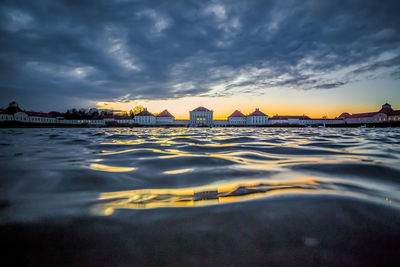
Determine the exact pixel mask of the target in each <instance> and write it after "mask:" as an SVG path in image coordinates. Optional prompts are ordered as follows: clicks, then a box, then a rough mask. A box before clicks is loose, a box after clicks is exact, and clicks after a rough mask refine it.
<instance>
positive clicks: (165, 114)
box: [156, 109, 175, 125]
mask: <svg viewBox="0 0 400 267" xmlns="http://www.w3.org/2000/svg"><path fill="white" fill-rule="evenodd" d="M174 121H175V117H174V116H172V114H171V113H169V111H168V110H166V109H165V110H163V111H162V112H161V113H160V114H158V115H157V116H156V124H157V125H170V124H174Z"/></svg>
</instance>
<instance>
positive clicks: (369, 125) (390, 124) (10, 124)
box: [0, 121, 400, 128]
mask: <svg viewBox="0 0 400 267" xmlns="http://www.w3.org/2000/svg"><path fill="white" fill-rule="evenodd" d="M358 127H365V128H391V127H394V128H397V127H400V122H398V121H396V122H381V123H367V124H365V123H359V124H355V123H354V124H326V125H325V128H358ZM0 128H321V125H319V126H318V125H315V126H305V125H296V124H273V125H272V124H271V125H268V124H266V125H251V126H248V125H226V126H212V127H207V126H205V127H188V126H183V125H173V124H172V125H126V124H120V125H115V124H114V125H97V126H94V125H82V124H78V125H77V124H52V123H46V124H35V123H23V122H15V121H13V122H0Z"/></svg>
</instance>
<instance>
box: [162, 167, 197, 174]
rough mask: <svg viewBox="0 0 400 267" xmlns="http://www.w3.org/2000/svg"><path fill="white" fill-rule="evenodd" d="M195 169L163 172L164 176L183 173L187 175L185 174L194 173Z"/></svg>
mask: <svg viewBox="0 0 400 267" xmlns="http://www.w3.org/2000/svg"><path fill="white" fill-rule="evenodd" d="M193 170H194V169H193V168H189V169H178V170H171V171H165V172H163V173H164V174H181V173H185V172H191V171H193Z"/></svg>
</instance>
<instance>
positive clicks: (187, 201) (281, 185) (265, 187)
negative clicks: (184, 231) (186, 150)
mask: <svg viewBox="0 0 400 267" xmlns="http://www.w3.org/2000/svg"><path fill="white" fill-rule="evenodd" d="M319 185H320V182H319V181H318V180H317V179H315V178H302V179H296V180H292V181H282V180H279V181H278V180H267V181H265V180H253V181H240V182H231V183H222V184H214V185H213V184H211V185H207V186H200V187H188V188H171V189H140V190H131V191H118V192H106V193H102V194H101V195H100V196H99V198H98V199H99V200H107V201H109V202H105V203H102V204H99V205H97V206H96V207H95V209H94V211H95V212H96V213H98V214H102V215H110V214H112V213H113V212H114V210H115V209H153V208H166V207H198V206H208V205H216V204H225V203H232V202H240V201H248V200H252V199H257V198H263V197H267V196H272V195H278V194H293V193H294V194H305V193H307V194H310V193H321V192H328V190H323V189H321V188H320V187H319ZM331 191H332V190H331Z"/></svg>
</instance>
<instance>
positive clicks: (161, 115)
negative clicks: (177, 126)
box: [157, 109, 174, 118]
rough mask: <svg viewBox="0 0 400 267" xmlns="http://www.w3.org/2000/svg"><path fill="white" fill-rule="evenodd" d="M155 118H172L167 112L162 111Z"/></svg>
mask: <svg viewBox="0 0 400 267" xmlns="http://www.w3.org/2000/svg"><path fill="white" fill-rule="evenodd" d="M157 117H172V118H173V117H174V116H172V114H171V113H169V111H168V110H166V109H164V110H163V111H162V112H161V113H160V114H158V115H157Z"/></svg>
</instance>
